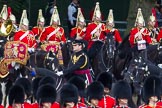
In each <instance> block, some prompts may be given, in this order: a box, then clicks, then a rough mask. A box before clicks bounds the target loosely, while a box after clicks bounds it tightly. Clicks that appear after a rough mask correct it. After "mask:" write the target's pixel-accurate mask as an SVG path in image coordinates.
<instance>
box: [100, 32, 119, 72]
mask: <svg viewBox="0 0 162 108" xmlns="http://www.w3.org/2000/svg"><path fill="white" fill-rule="evenodd" d="M101 54H102V61H103V63H104V65H105V67H106V69H107V71H112V70H113V68H114V58H115V54H116V42H115V39H114V34H113V33H109V34H107V35H106V41H105V43H104V45H103V46H102V49H101Z"/></svg>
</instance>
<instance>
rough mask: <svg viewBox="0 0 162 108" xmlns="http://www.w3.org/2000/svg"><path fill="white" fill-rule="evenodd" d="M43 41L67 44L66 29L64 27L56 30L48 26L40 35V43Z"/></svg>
mask: <svg viewBox="0 0 162 108" xmlns="http://www.w3.org/2000/svg"><path fill="white" fill-rule="evenodd" d="M43 41H57V42H64V43H65V42H66V38H65V33H64V29H63V28H62V27H58V28H54V27H52V26H48V27H46V28H44V29H43V31H42V33H41V35H40V42H43Z"/></svg>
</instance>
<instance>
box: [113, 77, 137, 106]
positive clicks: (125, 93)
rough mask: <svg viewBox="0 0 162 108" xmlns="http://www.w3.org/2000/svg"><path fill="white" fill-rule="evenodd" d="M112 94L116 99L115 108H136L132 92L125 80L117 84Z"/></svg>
mask: <svg viewBox="0 0 162 108" xmlns="http://www.w3.org/2000/svg"><path fill="white" fill-rule="evenodd" d="M112 93H113V96H114V97H115V98H116V105H115V107H114V108H136V107H135V105H134V103H133V101H132V90H131V87H130V85H129V83H128V82H126V81H124V80H120V81H118V82H116V83H115V85H114V88H113V90H112Z"/></svg>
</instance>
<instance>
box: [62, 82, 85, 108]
mask: <svg viewBox="0 0 162 108" xmlns="http://www.w3.org/2000/svg"><path fill="white" fill-rule="evenodd" d="M78 97H79V93H78V89H77V87H76V86H75V85H73V84H70V83H65V85H63V87H62V89H61V91H60V99H61V100H60V103H61V108H87V106H86V105H85V104H84V103H81V102H78Z"/></svg>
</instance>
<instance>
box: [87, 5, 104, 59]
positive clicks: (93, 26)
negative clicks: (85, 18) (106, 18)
mask: <svg viewBox="0 0 162 108" xmlns="http://www.w3.org/2000/svg"><path fill="white" fill-rule="evenodd" d="M104 31H105V24H103V23H101V11H100V7H99V2H97V3H96V7H95V11H94V15H93V18H92V23H89V24H88V26H87V30H86V36H85V38H84V39H85V40H87V41H88V56H89V57H90V59H92V60H93V58H94V57H95V56H96V55H97V54H98V52H99V51H100V49H101V47H102V45H103V42H104V40H105V35H104Z"/></svg>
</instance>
